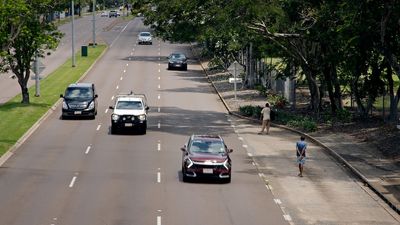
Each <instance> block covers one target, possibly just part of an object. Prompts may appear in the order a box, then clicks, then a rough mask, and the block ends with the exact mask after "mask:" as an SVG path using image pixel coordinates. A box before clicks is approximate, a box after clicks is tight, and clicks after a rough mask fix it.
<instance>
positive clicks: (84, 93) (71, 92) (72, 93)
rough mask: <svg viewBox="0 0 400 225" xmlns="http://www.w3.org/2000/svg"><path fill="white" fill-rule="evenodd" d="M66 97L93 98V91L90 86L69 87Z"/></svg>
mask: <svg viewBox="0 0 400 225" xmlns="http://www.w3.org/2000/svg"><path fill="white" fill-rule="evenodd" d="M65 98H70V99H73V98H81V99H87V98H93V91H92V89H90V88H80V87H69V88H67V90H66V91H65Z"/></svg>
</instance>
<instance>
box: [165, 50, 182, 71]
mask: <svg viewBox="0 0 400 225" xmlns="http://www.w3.org/2000/svg"><path fill="white" fill-rule="evenodd" d="M172 69H181V70H187V57H186V55H185V54H183V53H178V52H175V53H171V54H170V55H169V56H168V70H172Z"/></svg>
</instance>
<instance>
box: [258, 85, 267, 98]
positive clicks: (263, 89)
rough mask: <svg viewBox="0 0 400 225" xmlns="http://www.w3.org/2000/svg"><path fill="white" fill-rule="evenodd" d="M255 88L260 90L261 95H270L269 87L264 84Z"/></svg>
mask: <svg viewBox="0 0 400 225" xmlns="http://www.w3.org/2000/svg"><path fill="white" fill-rule="evenodd" d="M255 89H256V90H257V91H258V94H259V95H261V96H265V97H266V96H267V95H268V91H267V88H266V87H264V86H263V85H257V86H256V87H255Z"/></svg>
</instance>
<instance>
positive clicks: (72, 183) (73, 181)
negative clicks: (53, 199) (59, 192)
mask: <svg viewBox="0 0 400 225" xmlns="http://www.w3.org/2000/svg"><path fill="white" fill-rule="evenodd" d="M75 181H76V176H75V177H73V178H72V180H71V183H69V187H70V188H72V187H73V186H74V184H75Z"/></svg>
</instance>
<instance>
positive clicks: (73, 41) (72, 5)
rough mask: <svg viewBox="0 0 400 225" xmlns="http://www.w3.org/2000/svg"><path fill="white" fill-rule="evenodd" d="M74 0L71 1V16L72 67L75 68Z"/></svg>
mask: <svg viewBox="0 0 400 225" xmlns="http://www.w3.org/2000/svg"><path fill="white" fill-rule="evenodd" d="M74 5H75V4H74V0H72V1H71V14H72V32H71V34H72V67H75V32H74V29H75V27H74V23H75V6H74Z"/></svg>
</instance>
